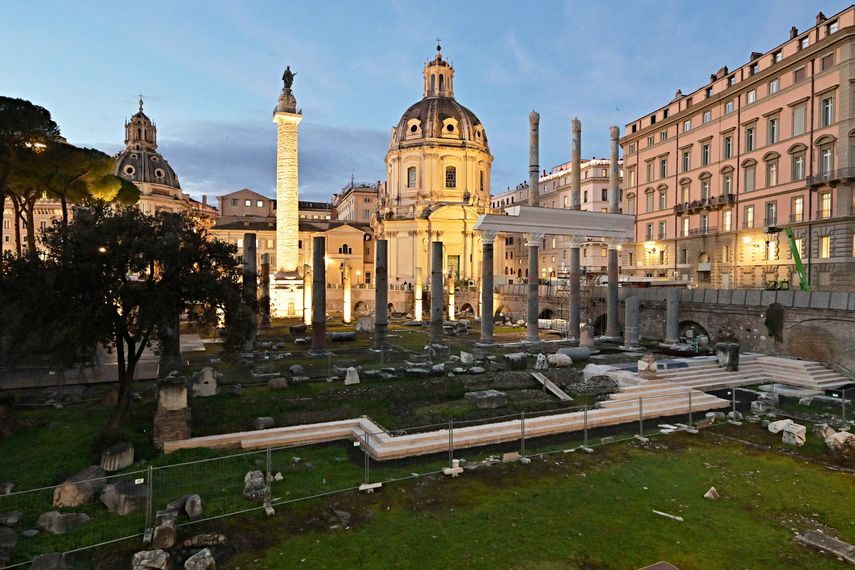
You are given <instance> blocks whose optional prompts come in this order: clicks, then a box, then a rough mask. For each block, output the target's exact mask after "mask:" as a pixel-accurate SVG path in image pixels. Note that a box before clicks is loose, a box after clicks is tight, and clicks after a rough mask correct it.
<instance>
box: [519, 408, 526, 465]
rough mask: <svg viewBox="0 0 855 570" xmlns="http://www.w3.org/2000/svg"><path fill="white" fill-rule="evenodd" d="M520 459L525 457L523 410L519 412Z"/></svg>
mask: <svg viewBox="0 0 855 570" xmlns="http://www.w3.org/2000/svg"><path fill="white" fill-rule="evenodd" d="M520 457H525V410H523V411H522V412H520Z"/></svg>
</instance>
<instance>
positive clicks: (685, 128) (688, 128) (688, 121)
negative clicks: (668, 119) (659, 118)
mask: <svg viewBox="0 0 855 570" xmlns="http://www.w3.org/2000/svg"><path fill="white" fill-rule="evenodd" d="M691 130H692V119H686V120H685V121H683V132H684V133H688V132H689V131H691Z"/></svg>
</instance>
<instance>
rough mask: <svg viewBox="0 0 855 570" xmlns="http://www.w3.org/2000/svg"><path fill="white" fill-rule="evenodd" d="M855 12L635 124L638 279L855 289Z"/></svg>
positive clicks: (630, 139) (630, 255) (755, 57)
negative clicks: (801, 269) (802, 273)
mask: <svg viewBox="0 0 855 570" xmlns="http://www.w3.org/2000/svg"><path fill="white" fill-rule="evenodd" d="M853 48H855V7H849V8H847V9H846V10H844V11H842V12H840V13H839V14H836V15H834V16H832V17H830V18H827V17H825V16H824V15H823V14H822V13H821V12H820V14H819V15H817V18H816V25H815V26H814V27H812V28H810V29H808V30H806V31H804V32H799V31H798V30H797V29H796V28H792V30H791V31H790V37H789V39H788V40H787V41H785V42H784V43H782V44H780V45H778V46H776V47H774V48H772V49H771V50H769V51H767V52H765V53H759V52H756V53H752V54H751V57H750V58H749V61H748V62H746V63H744V64H743V65H741V66H739V67H738V68H737V69H734V70H730V69H728V68H727V67H723V68H721V69H720V70H718V71H717V72H716V73H714V74H712V75H711V77H710V81H709V83H707V84H705V85H703V86H701V87H700V88H698V89H695V90H693V91H691V92H690V93H687V94H683V93H682V92H680V91H677V94H676V95H675V97H674V98H673V99H672V100H671V101H670V102H668V103H667V104H665V105H664V106H662V107H660V108H658V109H655V110H653V111H651V112H650V113H647V114H645V115H644V116H643V117H641V118H639V119H636V120H634V121H632V122H630V123H629V124H627V125H626V131H625V132H626V136H625V138H624V139H623V140H622V146H623V151H624V176H625V178H624V183H625V184H624V189H625V193H624V197H623V209H624V212H626V213H631V214H636V215H637V223H636V232H635V244H634V245H631V246H629V247H625V248H624V249H623V262H622V266H623V267H624V271H628V272H629V273H631V274H633V275H635V276H639V277H646V278H650V279H657V280H678V281H681V282H686V283H692V284H695V285H697V286H701V287H712V288H720V289H729V288H737V287H738V288H760V287H764V286H765V285H766V284H767V283H769V282H776V283H778V284H779V286H780V284H781V282H787V283H786V284H787V285H788V286H789V287H790V288H793V289H795V288H798V284H799V277H798V275H797V273H796V264H795V262H794V259H793V255H792V253H791V249H790V247H789V244H788V241H787V238H786V236H785V235H784V233H782V232H780V231H776V229H780V228H783V227H789V228H791V229H792V231H793V232H794V234H795V245H796V249H797V251H798V252H799V253H800V256H801V259H802V261H803V262H804V265H805V268H806V271H807V274H808V277H809V281H810V285H811V287H813V288H816V289H823V290H852V289H855V257H853V254H855V237H853V233H854V232H855V218H853V214H855V194H853V181H855V113H853V109H855V103H853V91H852V87H851V86H852V81H853V77H855V76H853V66H852V64H853V62H855V59H853V55H852V54H853V53H855V51H853Z"/></svg>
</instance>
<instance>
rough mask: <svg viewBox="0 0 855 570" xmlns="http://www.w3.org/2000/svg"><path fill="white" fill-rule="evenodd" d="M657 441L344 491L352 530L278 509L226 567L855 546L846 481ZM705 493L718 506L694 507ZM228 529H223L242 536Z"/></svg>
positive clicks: (765, 555)
mask: <svg viewBox="0 0 855 570" xmlns="http://www.w3.org/2000/svg"><path fill="white" fill-rule="evenodd" d="M749 429H754V428H749ZM657 441H658V442H661V443H663V444H664V445H666V446H668V449H655V448H654V449H639V448H637V447H634V446H631V445H626V444H618V445H614V446H610V447H608V448H600V449H598V450H597V452H596V453H595V454H593V455H590V456H588V455H577V454H571V455H567V454H565V455H553V456H547V457H546V458H543V459H538V458H535V459H534V460H533V462H532V464H531V465H528V466H523V465H520V464H514V465H504V466H499V467H494V468H492V469H491V470H488V471H483V472H477V471H476V472H471V473H466V474H465V475H464V476H463V477H461V478H460V479H457V480H442V479H440V478H435V479H434V480H430V481H425V480H422V481H419V482H410V483H399V484H395V485H390V486H387V487H386V488H384V489H383V490H382V492H381V494H380V495H379V496H374V497H371V496H357V495H354V496H353V497H349V498H347V499H345V498H342V497H341V496H340V497H338V498H337V501H340V502H341V503H344V505H343V506H342V505H341V504H340V505H339V507H338V508H344V509H346V510H352V511H353V515H354V519H355V521H356V522H355V523H354V525H353V528H352V529H350V530H347V531H341V530H336V531H330V530H327V529H313V530H306V531H304V532H300V531H298V530H296V529H295V525H296V524H297V523H296V522H294V521H293V519H294V518H296V519H298V520H302V518H303V517H308V516H315V517H317V516H321V517H322V516H323V515H322V514H320V515H319V512H323V510H324V509H329V508H331V507H330V506H329V505H320V504H318V505H315V506H314V508H311V507H307V506H306V507H297V506H295V507H294V508H293V509H292V510H287V509H284V510H283V509H281V508H280V514H279V515H277V519H274V520H273V521H270V522H267V523H266V522H265V521H261V520H259V521H258V524H257V528H256V529H255V530H254V531H249V534H251V533H252V532H264V533H266V537H265V539H264V540H263V541H262V542H266V543H267V544H266V546H265V547H264V548H263V550H261V551H258V550H255V551H252V552H244V553H242V554H240V555H239V556H238V557H237V558H235V559H233V560H232V561H231V562H230V563H229V564H228V565H227V566H226V567H227V568H233V569H237V568H241V569H244V568H253V569H273V568H276V569H278V568H453V567H458V568H490V569H492V568H615V569H618V568H639V567H641V566H643V565H646V564H651V563H654V562H657V561H659V560H667V561H669V562H671V563H672V564H675V565H676V566H678V567H679V568H681V569H682V570H689V569H704V570H706V569H717V568H721V569H733V568H751V569H764V568H769V569H780V568H818V569H823V568H845V566H844V565H843V564H842V563H840V562H837V561H836V560H834V559H831V558H830V557H828V556H824V555H822V554H819V553H817V552H814V551H811V550H808V549H805V548H802V547H800V546H797V545H794V544H793V542H792V538H793V535H794V531H795V530H805V529H807V528H826V529H828V528H829V527H830V528H833V529H836V531H837V533H838V535H839V537H840V538H841V539H843V540H848V541H850V542H855V517H853V516H852V511H851V505H852V504H853V501H855V485H853V482H852V475H851V474H848V473H841V472H835V471H831V470H828V469H826V468H825V467H823V466H821V465H815V464H812V463H807V462H805V461H803V460H800V459H799V458H797V457H793V456H787V455H782V454H778V453H776V452H768V451H758V450H755V449H746V448H745V447H744V446H742V445H739V444H733V443H727V442H725V443H723V442H721V441H716V440H715V439H713V438H712V437H711V436H709V435H705V436H689V435H678V436H670V437H667V438H662V439H661V440H657ZM710 486H715V487H716V488H717V489H718V490H719V492H720V493H721V499H719V500H718V501H708V500H705V499H703V498H702V497H703V494H704V492H706V490H707V489H708V488H709V487H710ZM654 509H655V510H659V511H664V512H667V513H671V514H674V515H679V516H682V517H683V518H684V521H683V522H678V521H675V520H671V519H668V518H664V517H661V516H658V515H656V514H654V513H653V512H652V510H654ZM278 518H281V519H283V520H285V519H291V520H292V524H287V525H281V524H277V523H276V520H278ZM234 523H235V524H229V525H228V530H227V531H226V533H227V534H228V533H229V532H232V533H240V529H241V528H246V525H245V524H244V525H243V526H241V525H240V524H239V523H237V521H234ZM309 526H311V525H309ZM255 527H256V525H253V528H255ZM244 532H246V531H244ZM244 539H246V537H245V538H244ZM246 540H248V539H246Z"/></svg>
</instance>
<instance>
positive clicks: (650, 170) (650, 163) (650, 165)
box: [645, 160, 654, 182]
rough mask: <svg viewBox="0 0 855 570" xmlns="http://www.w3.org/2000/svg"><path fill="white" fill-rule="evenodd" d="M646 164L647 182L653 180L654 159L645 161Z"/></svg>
mask: <svg viewBox="0 0 855 570" xmlns="http://www.w3.org/2000/svg"><path fill="white" fill-rule="evenodd" d="M645 165H646V167H647V182H653V169H654V164H653V161H652V160H648V161H647V162H646V163H645Z"/></svg>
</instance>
